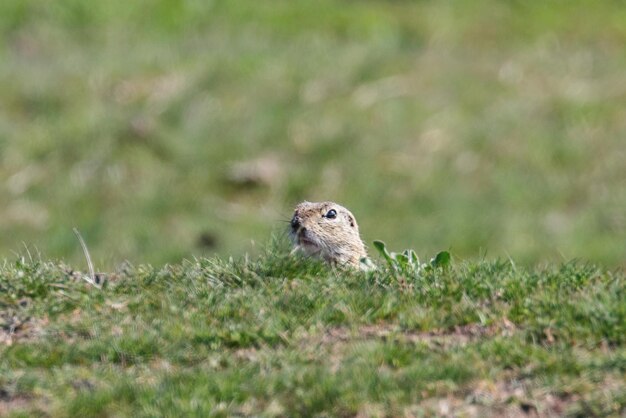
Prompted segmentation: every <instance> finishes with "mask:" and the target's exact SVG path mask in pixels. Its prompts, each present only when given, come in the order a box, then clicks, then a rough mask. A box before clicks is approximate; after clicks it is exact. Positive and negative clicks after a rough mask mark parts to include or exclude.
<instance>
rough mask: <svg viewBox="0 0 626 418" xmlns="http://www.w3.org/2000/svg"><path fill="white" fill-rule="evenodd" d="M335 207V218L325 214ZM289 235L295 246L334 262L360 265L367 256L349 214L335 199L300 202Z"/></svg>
mask: <svg viewBox="0 0 626 418" xmlns="http://www.w3.org/2000/svg"><path fill="white" fill-rule="evenodd" d="M331 209H334V210H335V211H336V213H337V216H336V218H334V219H330V218H328V217H326V215H327V214H328V212H329V211H330V210H331ZM291 225H292V227H291V236H292V238H293V241H294V244H295V247H296V249H300V250H302V251H303V252H304V253H305V254H307V255H310V256H314V257H319V258H321V259H323V260H325V261H326V262H328V263H330V264H333V265H342V266H351V267H355V268H359V266H360V261H361V259H362V258H365V257H367V252H366V251H365V245H364V244H363V241H361V237H360V236H359V226H358V225H357V223H356V219H355V218H354V215H352V213H351V212H350V211H349V210H348V209H346V208H344V207H343V206H341V205H338V204H337V203H334V202H319V203H314V202H302V203H300V204H298V206H296V208H295V211H294V214H293V218H292V221H291Z"/></svg>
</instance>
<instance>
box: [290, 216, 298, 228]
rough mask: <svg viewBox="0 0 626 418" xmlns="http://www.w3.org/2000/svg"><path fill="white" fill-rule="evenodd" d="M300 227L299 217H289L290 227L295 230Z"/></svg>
mask: <svg viewBox="0 0 626 418" xmlns="http://www.w3.org/2000/svg"><path fill="white" fill-rule="evenodd" d="M298 228H300V219H299V218H298V217H297V216H294V217H293V218H291V229H293V230H294V231H297V230H298Z"/></svg>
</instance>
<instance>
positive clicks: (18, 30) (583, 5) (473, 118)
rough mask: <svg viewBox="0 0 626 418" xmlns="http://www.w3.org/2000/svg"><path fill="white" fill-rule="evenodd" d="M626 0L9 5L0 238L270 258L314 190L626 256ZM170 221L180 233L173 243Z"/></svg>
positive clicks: (536, 241) (383, 233)
mask: <svg viewBox="0 0 626 418" xmlns="http://www.w3.org/2000/svg"><path fill="white" fill-rule="evenodd" d="M625 28H626V8H624V7H621V3H620V2H617V1H568V2H561V1H545V2H544V1H541V2H538V1H534V2H522V1H500V0H498V1H495V0H493V1H474V0H456V1H344V0H318V1H308V0H274V1H243V0H229V1H218V0H215V1H198V0H185V1H182V0H181V1H173V0H154V1H150V2H147V1H141V0H138V1H134V2H128V1H121V0H110V1H106V2H100V3H98V4H94V2H85V1H82V0H57V1H41V0H3V1H2V2H0V38H1V39H2V40H3V42H1V43H0V97H1V103H0V195H1V196H2V198H0V254H3V255H4V256H11V251H16V252H21V251H22V250H23V243H26V245H27V246H28V247H29V248H30V250H31V251H32V252H35V251H36V250H37V249H38V250H39V251H40V252H41V253H42V254H43V256H44V257H45V258H48V257H50V258H62V259H64V260H67V261H68V262H73V263H77V262H79V261H80V262H82V253H81V250H80V246H79V245H78V242H77V240H76V239H75V237H74V235H73V234H72V227H77V228H79V229H80V230H81V232H82V233H83V235H84V236H85V239H86V241H87V243H88V245H89V247H90V249H91V252H92V255H93V257H94V259H95V261H96V264H97V265H99V266H100V267H101V268H104V269H112V268H114V267H115V266H117V265H118V264H119V263H121V262H123V261H124V260H130V261H131V262H133V263H136V264H141V263H153V264H156V265H161V264H163V263H165V262H169V263H179V262H181V261H182V259H184V258H189V257H191V256H192V255H195V256H199V257H201V256H212V255H214V254H219V255H221V256H230V255H235V256H238V255H243V254H245V253H250V254H258V248H257V247H256V246H255V245H254V244H253V243H254V242H265V240H267V237H268V236H269V235H270V231H272V230H280V228H282V226H283V224H282V223H281V221H283V220H286V219H288V218H289V215H290V212H291V209H292V207H293V206H294V204H295V203H297V202H298V201H300V200H302V199H308V200H322V199H324V200H325V199H329V200H336V201H339V202H341V203H343V204H344V205H345V206H347V207H349V208H350V209H352V210H353V212H354V213H355V214H356V216H357V218H358V219H359V221H360V223H361V226H362V231H363V233H364V236H365V239H366V241H367V242H371V241H372V240H374V239H383V240H385V241H387V242H391V243H394V244H396V245H397V246H398V247H412V248H415V249H416V251H417V252H418V253H420V254H429V253H433V252H434V251H437V250H440V249H444V248H449V249H451V250H452V252H453V253H455V254H457V255H458V256H461V257H466V258H472V259H477V258H479V257H480V256H481V255H483V254H485V253H486V254H487V255H488V256H492V257H498V256H503V257H508V256H511V257H513V258H514V259H515V260H516V262H518V263H521V264H524V265H527V266H529V265H534V264H535V263H537V262H541V261H548V260H550V261H555V262H562V261H567V260H569V259H572V258H576V257H580V258H584V259H588V260H591V261H593V262H597V263H602V264H604V265H606V266H623V265H624V262H625V261H624V260H626V232H625V231H626V217H625V216H626V215H625V214H624V213H625V212H624V207H626V188H625V187H624V179H625V178H626V164H624V161H626V142H625V139H624V138H626V113H625V109H626V81H625V80H626V78H625V77H624V73H625V71H626V54H624V44H626V29H625ZM163 237H167V239H163Z"/></svg>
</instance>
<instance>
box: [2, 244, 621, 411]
mask: <svg viewBox="0 0 626 418" xmlns="http://www.w3.org/2000/svg"><path fill="white" fill-rule="evenodd" d="M624 300H626V276H624V273H623V272H619V271H609V270H606V269H604V268H600V267H597V266H593V265H591V264H585V263H582V262H570V263H564V264H561V265H547V266H545V267H541V268H540V267H537V268H526V267H519V266H516V265H515V264H513V263H512V262H511V261H500V260H495V261H489V260H483V261H480V262H460V261H455V262H452V263H451V264H450V265H449V266H448V267H447V268H429V269H415V270H413V271H412V273H411V272H410V271H408V270H407V269H404V270H394V269H392V268H389V269H386V268H381V269H378V270H374V271H368V272H358V271H350V270H348V271H343V270H337V269H333V268H330V267H328V266H327V265H325V264H323V263H319V262H316V261H314V260H308V259H302V258H294V257H290V256H289V255H288V251H287V250H286V248H285V247H284V244H281V242H280V240H278V241H276V242H275V243H272V244H270V245H268V246H267V248H266V249H265V250H264V253H263V254H262V255H261V256H259V257H243V258H240V259H222V258H219V257H215V258H198V259H194V260H189V261H185V262H183V263H181V264H172V265H166V266H163V267H159V268H156V267H152V266H148V265H140V266H131V265H128V264H126V265H124V266H121V267H120V268H119V269H118V270H117V271H115V272H111V273H109V274H107V278H106V280H105V281H104V282H103V283H102V287H101V289H98V288H95V287H93V286H91V285H90V284H88V283H86V282H85V281H84V280H82V278H81V276H80V275H78V274H76V273H75V272H73V271H72V270H71V269H70V268H69V267H68V266H65V265H63V264H57V263H52V262H43V261H38V260H33V261H31V260H26V259H24V258H18V259H16V260H13V261H5V262H4V264H3V265H2V266H1V267H0V413H2V414H3V415H7V416H15V417H17V416H25V415H28V416H52V417H56V416H76V417H78V416H81V417H82V416H109V415H115V416H140V417H141V416H146V417H147V416H155V415H159V416H189V415H192V416H232V415H244V416H251V415H255V416H256V415H261V416H311V415H326V416H353V415H356V414H359V413H361V414H368V415H385V416H397V415H403V414H414V415H433V414H434V415H437V414H443V413H444V412H445V411H451V412H450V413H453V414H459V415H462V414H467V413H470V412H472V411H473V413H477V414H479V415H481V416H501V415H503V414H504V415H507V414H508V415H511V414H519V413H521V412H522V411H529V410H535V411H537V412H538V413H540V414H544V415H571V416H581V415H594V416H604V415H619V414H623V413H624V412H625V411H626V399H624V396H623V394H624V393H625V392H626V386H625V384H624V382H625V381H626V349H625V347H626V339H625V336H626V307H625V304H624Z"/></svg>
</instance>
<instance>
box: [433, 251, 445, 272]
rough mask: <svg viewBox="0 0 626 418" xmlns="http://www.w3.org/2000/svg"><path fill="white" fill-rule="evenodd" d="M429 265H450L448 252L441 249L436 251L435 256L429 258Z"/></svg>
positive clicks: (443, 266)
mask: <svg viewBox="0 0 626 418" xmlns="http://www.w3.org/2000/svg"><path fill="white" fill-rule="evenodd" d="M430 265H431V266H433V267H442V268H446V267H448V266H449V265H450V253H449V252H448V251H441V252H439V253H437V255H436V256H435V258H433V259H432V260H430Z"/></svg>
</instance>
